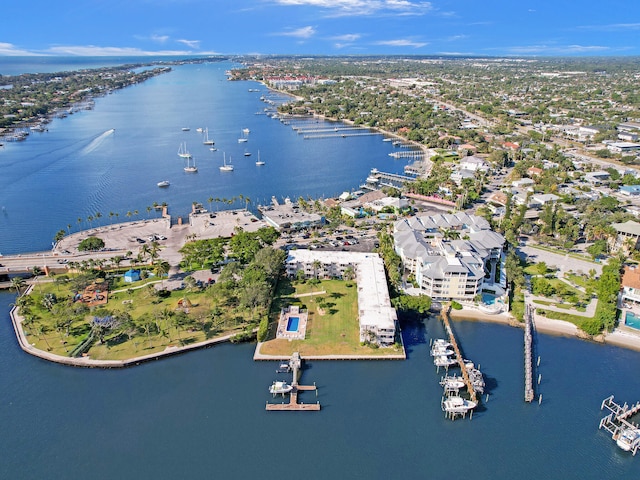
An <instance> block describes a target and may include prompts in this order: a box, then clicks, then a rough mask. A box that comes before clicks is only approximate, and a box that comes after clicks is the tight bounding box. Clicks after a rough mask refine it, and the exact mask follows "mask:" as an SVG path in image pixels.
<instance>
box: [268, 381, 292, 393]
mask: <svg viewBox="0 0 640 480" xmlns="http://www.w3.org/2000/svg"><path fill="white" fill-rule="evenodd" d="M291 390H293V385H289V384H288V383H287V382H278V381H276V382H273V384H272V385H271V386H270V387H269V393H270V394H272V395H278V394H279V393H281V394H282V395H284V394H285V393H289V392H290V391H291Z"/></svg>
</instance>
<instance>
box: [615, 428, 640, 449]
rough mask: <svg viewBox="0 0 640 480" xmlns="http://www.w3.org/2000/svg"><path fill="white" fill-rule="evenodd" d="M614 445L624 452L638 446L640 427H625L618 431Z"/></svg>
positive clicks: (639, 443) (639, 445)
mask: <svg viewBox="0 0 640 480" xmlns="http://www.w3.org/2000/svg"><path fill="white" fill-rule="evenodd" d="M616 445H618V447H620V448H621V449H622V450H624V451H625V452H630V451H631V450H634V449H637V448H639V447H640V428H637V427H635V426H629V427H625V428H623V429H622V430H621V431H620V434H619V436H618V439H617V440H616Z"/></svg>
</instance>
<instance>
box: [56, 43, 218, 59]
mask: <svg viewBox="0 0 640 480" xmlns="http://www.w3.org/2000/svg"><path fill="white" fill-rule="evenodd" d="M45 52H46V53H47V54H51V55H77V56H90V57H98V56H102V57H109V56H113V57H133V56H151V55H189V54H192V53H193V52H191V51H185V50H157V51H148V50H141V49H139V48H134V47H99V46H96V45H59V46H55V47H51V48H49V49H47V50H46V51H45ZM198 53H199V54H201V55H211V54H212V53H207V52H198Z"/></svg>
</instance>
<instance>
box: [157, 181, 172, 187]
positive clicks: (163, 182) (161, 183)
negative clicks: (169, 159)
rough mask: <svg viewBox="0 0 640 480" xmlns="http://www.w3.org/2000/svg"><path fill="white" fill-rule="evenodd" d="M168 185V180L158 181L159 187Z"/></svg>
mask: <svg viewBox="0 0 640 480" xmlns="http://www.w3.org/2000/svg"><path fill="white" fill-rule="evenodd" d="M169 185H170V183H169V180H162V181H161V182H158V186H159V187H168V186H169Z"/></svg>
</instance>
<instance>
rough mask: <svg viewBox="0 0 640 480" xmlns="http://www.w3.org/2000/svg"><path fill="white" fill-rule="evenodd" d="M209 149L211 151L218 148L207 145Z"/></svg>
mask: <svg viewBox="0 0 640 480" xmlns="http://www.w3.org/2000/svg"><path fill="white" fill-rule="evenodd" d="M209 150H211V151H212V152H215V151H217V150H218V149H217V148H216V147H209Z"/></svg>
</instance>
